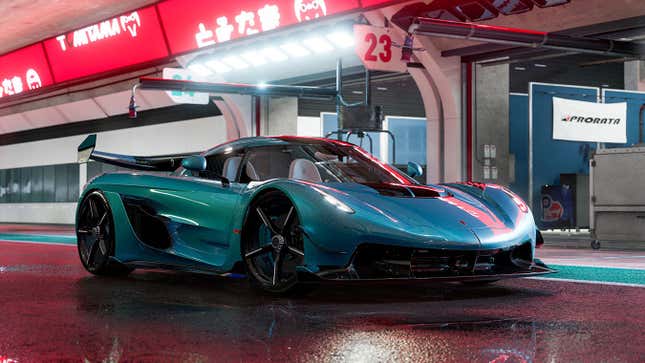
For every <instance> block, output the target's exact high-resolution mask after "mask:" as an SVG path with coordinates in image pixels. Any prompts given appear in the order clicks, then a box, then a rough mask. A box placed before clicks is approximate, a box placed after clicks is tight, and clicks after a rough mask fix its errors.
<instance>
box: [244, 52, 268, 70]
mask: <svg viewBox="0 0 645 363" xmlns="http://www.w3.org/2000/svg"><path fill="white" fill-rule="evenodd" d="M242 58H244V60H246V61H247V62H249V63H251V64H252V65H254V66H256V67H257V66H262V65H265V64H267V60H266V58H264V56H262V54H260V53H259V52H256V51H253V50H251V51H248V52H245V53H243V54H242Z"/></svg>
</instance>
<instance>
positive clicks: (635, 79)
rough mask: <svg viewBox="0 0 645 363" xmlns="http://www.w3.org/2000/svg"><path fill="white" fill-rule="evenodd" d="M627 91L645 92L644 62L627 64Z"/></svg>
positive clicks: (637, 61) (638, 61)
mask: <svg viewBox="0 0 645 363" xmlns="http://www.w3.org/2000/svg"><path fill="white" fill-rule="evenodd" d="M625 89H626V90H629V91H645V62H644V61H641V60H636V61H629V62H625Z"/></svg>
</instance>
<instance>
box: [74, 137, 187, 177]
mask: <svg viewBox="0 0 645 363" xmlns="http://www.w3.org/2000/svg"><path fill="white" fill-rule="evenodd" d="M95 148H96V134H92V135H89V136H88V137H87V138H86V139H85V140H84V141H83V142H82V143H81V144H80V145H79V146H78V162H79V163H87V162H88V161H90V160H94V161H98V162H102V163H106V164H111V165H116V166H120V167H123V168H128V169H134V170H143V171H163V172H170V171H175V170H176V169H177V168H178V167H179V166H181V162H182V160H184V159H185V158H187V157H189V156H193V155H196V154H194V153H193V154H176V155H163V156H132V155H121V154H113V153H106V152H103V151H96V150H95Z"/></svg>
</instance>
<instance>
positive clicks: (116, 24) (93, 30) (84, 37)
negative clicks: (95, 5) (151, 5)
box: [56, 11, 141, 52]
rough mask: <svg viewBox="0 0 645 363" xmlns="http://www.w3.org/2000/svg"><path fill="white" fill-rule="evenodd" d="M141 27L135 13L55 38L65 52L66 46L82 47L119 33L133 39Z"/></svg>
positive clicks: (137, 14) (137, 15)
mask: <svg viewBox="0 0 645 363" xmlns="http://www.w3.org/2000/svg"><path fill="white" fill-rule="evenodd" d="M140 26H141V19H140V18H139V13H137V12H136V11H134V12H132V14H130V15H121V16H120V17H118V18H113V19H110V20H106V21H103V22H101V23H99V24H94V25H90V26H88V27H85V28H82V29H79V30H76V31H74V32H73V33H70V34H63V35H59V36H57V37H56V40H58V43H59V44H60V47H61V50H62V51H63V52H64V51H66V50H67V45H68V44H71V45H72V46H73V47H75V48H76V47H82V46H84V45H88V44H91V43H94V42H97V41H99V40H103V39H106V38H110V37H114V36H117V35H119V34H121V31H123V32H124V33H125V32H129V33H130V35H131V36H132V37H133V38H134V37H136V36H137V30H138V28H139V27H140Z"/></svg>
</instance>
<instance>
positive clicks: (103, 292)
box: [0, 0, 645, 363]
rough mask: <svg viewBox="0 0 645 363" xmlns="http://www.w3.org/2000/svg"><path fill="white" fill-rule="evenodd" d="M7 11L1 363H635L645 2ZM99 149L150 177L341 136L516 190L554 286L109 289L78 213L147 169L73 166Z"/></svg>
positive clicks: (151, 280)
mask: <svg viewBox="0 0 645 363" xmlns="http://www.w3.org/2000/svg"><path fill="white" fill-rule="evenodd" d="M0 10H2V11H0V14H1V15H0V20H1V21H2V24H3V25H4V27H5V31H4V32H2V33H1V34H0V54H2V55H0V82H1V83H0V86H1V88H0V291H2V292H3V299H2V300H1V302H0V307H1V310H0V311H2V319H1V321H2V324H0V326H2V334H0V362H1V363H5V362H6V363H8V362H12V363H13V362H32V361H33V362H49V361H52V362H54V361H56V362H58V361H61V362H62V361H65V362H67V361H70V362H72V361H83V362H121V361H123V362H128V361H137V362H138V361H151V362H159V361H173V362H174V361H177V362H207V361H213V362H221V361H227V362H228V361H243V362H246V361H316V362H317V361H324V362H330V361H333V362H335V361H349V362H384V361H415V362H435V361H436V362H465V361H473V362H544V361H549V362H570V361H584V362H607V361H611V362H643V361H645V348H644V347H645V335H644V334H643V326H645V307H644V306H643V301H645V289H644V287H645V256H644V253H643V251H645V192H643V188H642V185H643V183H645V121H644V119H645V116H644V115H645V60H643V56H644V55H645V3H644V2H643V1H640V0H616V1H612V2H609V1H601V0H504V1H502V0H434V1H388V0H351V1H342V0H295V1H291V0H274V1H269V0H267V1H258V0H240V1H237V2H232V3H228V2H219V1H212V0H196V1H191V2H186V1H181V0H162V1H157V0H130V1H125V2H124V1H114V0H100V1H93V2H91V3H86V2H76V1H69V0H62V1H56V2H48V1H35V2H34V1H31V2H29V1H24V0H5V1H2V2H1V3H0ZM339 114H340V117H338V115H339ZM93 134H95V135H96V145H95V147H96V150H100V151H101V152H106V153H113V154H123V155H136V156H145V157H161V156H165V155H184V156H187V155H199V154H200V153H202V152H204V151H205V150H208V149H210V148H212V147H214V146H216V145H219V144H222V143H225V142H228V141H232V140H236V139H240V138H249V137H264V136H277V135H287V136H289V137H294V136H298V137H314V138H318V139H320V138H330V139H334V140H339V139H340V140H342V141H347V142H349V143H352V144H356V145H359V146H360V147H362V148H363V149H365V150H366V151H367V152H368V153H370V154H371V155H372V156H373V158H375V159H376V160H378V162H379V163H381V164H390V165H393V166H394V167H396V168H398V169H399V170H401V171H402V172H410V170H411V169H410V165H416V166H419V167H420V171H422V173H421V175H414V179H415V180H416V182H417V183H419V184H421V185H425V184H430V185H437V184H441V183H449V182H460V183H466V184H465V185H469V186H474V187H477V188H481V189H482V190H485V189H486V188H487V187H489V188H490V187H491V186H492V187H493V188H496V187H495V185H500V186H503V187H505V188H508V189H507V190H510V191H512V193H513V195H514V196H515V199H514V200H517V201H518V202H516V203H520V204H523V205H524V207H527V206H528V208H530V210H531V211H532V213H533V217H534V220H535V224H536V226H537V228H538V229H539V230H540V231H541V236H542V239H543V241H539V242H540V243H538V244H539V246H537V247H538V248H536V249H535V257H536V258H539V259H540V260H541V261H542V262H543V263H545V264H546V265H547V266H548V267H549V268H551V269H553V270H554V271H555V272H554V273H551V274H548V275H544V276H538V277H530V278H519V279H508V280H501V281H497V282H495V283H493V284H487V285H480V284H478V285H473V284H460V283H426V284H397V283H382V282H381V283H376V284H362V283H353V284H343V283H339V284H328V285H327V284H323V285H322V286H318V288H317V289H315V290H313V291H310V292H308V293H307V294H299V295H293V296H292V295H287V296H283V295H272V294H266V293H262V292H259V291H257V290H256V289H253V288H251V287H249V283H248V281H247V279H248V278H247V276H246V275H245V273H244V271H236V273H230V274H227V276H224V277H222V276H212V275H209V274H201V273H193V272H178V271H167V270H160V269H145V268H143V269H142V268H138V269H137V270H136V271H134V272H133V273H131V274H129V275H128V276H126V277H104V276H94V275H92V274H90V273H89V272H87V271H86V270H85V269H84V267H83V264H82V263H81V262H80V261H79V252H78V251H77V243H78V241H77V240H78V238H77V237H78V235H77V228H76V225H75V223H76V221H77V205H78V204H79V197H80V196H81V195H82V193H83V189H84V188H85V186H86V185H88V184H89V183H92V182H93V181H94V180H96V178H97V177H99V176H101V175H104V174H106V173H115V172H118V173H146V172H141V171H138V170H131V169H129V168H128V167H126V166H127V165H121V166H115V165H112V164H110V163H106V162H100V161H89V162H79V155H80V154H79V150H80V149H79V145H81V143H82V142H83V141H84V140H85V139H86V138H87V137H88V135H93ZM83 161H87V160H83ZM379 165H380V164H379ZM158 174H159V175H164V176H168V175H169V174H170V173H169V172H160V173H158ZM505 190H506V189H505ZM159 192H160V193H161V191H159ZM188 196H190V194H188ZM523 201H525V202H523ZM385 212H387V211H385ZM231 213H232V212H231ZM381 213H382V211H381ZM475 217H476V216H475ZM177 218H179V217H177ZM285 224H286V221H285ZM235 233H239V232H235ZM536 238H537V237H536ZM305 253H306V251H305ZM238 272H239V273H238Z"/></svg>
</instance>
